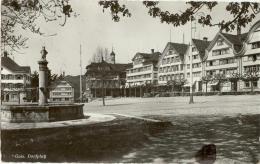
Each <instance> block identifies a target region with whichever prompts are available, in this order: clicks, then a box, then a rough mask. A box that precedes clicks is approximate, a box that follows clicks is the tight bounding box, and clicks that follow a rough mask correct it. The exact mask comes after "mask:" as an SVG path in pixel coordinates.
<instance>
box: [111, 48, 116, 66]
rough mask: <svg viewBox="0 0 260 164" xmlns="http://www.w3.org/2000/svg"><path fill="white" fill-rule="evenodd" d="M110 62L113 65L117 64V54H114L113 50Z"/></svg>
mask: <svg viewBox="0 0 260 164" xmlns="http://www.w3.org/2000/svg"><path fill="white" fill-rule="evenodd" d="M110 62H111V63H112V64H115V63H116V54H115V53H114V50H113V48H112V52H111V53H110Z"/></svg>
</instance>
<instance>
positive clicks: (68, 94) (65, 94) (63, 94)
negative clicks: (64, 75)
mask: <svg viewBox="0 0 260 164" xmlns="http://www.w3.org/2000/svg"><path fill="white" fill-rule="evenodd" d="M52 95H53V96H70V95H72V93H71V92H52Z"/></svg>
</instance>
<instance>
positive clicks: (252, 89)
mask: <svg viewBox="0 0 260 164" xmlns="http://www.w3.org/2000/svg"><path fill="white" fill-rule="evenodd" d="M250 83H251V93H253V92H254V86H253V81H250Z"/></svg>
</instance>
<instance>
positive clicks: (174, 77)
mask: <svg viewBox="0 0 260 164" xmlns="http://www.w3.org/2000/svg"><path fill="white" fill-rule="evenodd" d="M181 78H184V75H183V74H179V75H164V76H159V81H169V80H174V79H175V80H176V79H181Z"/></svg>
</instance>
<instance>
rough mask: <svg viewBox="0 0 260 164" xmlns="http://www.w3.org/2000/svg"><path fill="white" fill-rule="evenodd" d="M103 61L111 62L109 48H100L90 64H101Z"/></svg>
mask: <svg viewBox="0 0 260 164" xmlns="http://www.w3.org/2000/svg"><path fill="white" fill-rule="evenodd" d="M102 60H103V61H106V62H109V61H110V55H109V51H108V49H107V48H103V47H100V46H98V47H97V48H96V51H95V53H94V54H93V56H92V58H91V59H90V61H89V63H101V62H102Z"/></svg>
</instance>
